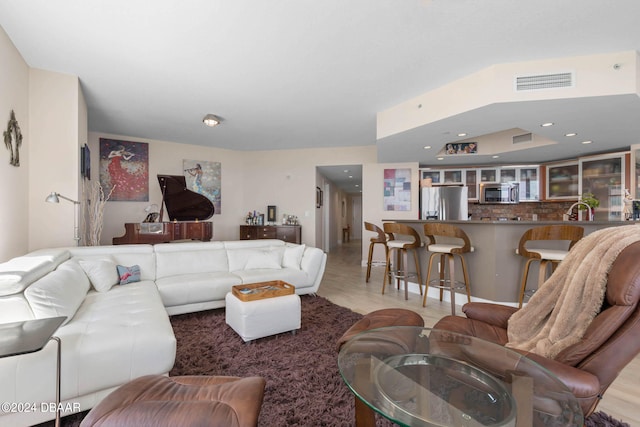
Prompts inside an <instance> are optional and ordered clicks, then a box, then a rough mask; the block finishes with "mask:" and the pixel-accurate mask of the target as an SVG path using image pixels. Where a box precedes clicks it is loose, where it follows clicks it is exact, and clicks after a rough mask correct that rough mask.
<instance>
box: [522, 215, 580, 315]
mask: <svg viewBox="0 0 640 427" xmlns="http://www.w3.org/2000/svg"><path fill="white" fill-rule="evenodd" d="M583 235H584V228H582V227H579V226H577V225H545V226H541V227H534V228H530V229H529V230H527V231H525V233H524V234H523V235H522V237H521V238H520V243H519V244H518V249H516V253H517V254H518V255H521V256H523V257H525V258H527V263H526V264H525V265H524V273H523V274H522V283H521V284H520V295H519V298H518V307H522V303H523V301H524V296H525V294H528V295H529V296H531V294H533V293H534V292H535V290H531V291H529V292H527V278H528V276H529V267H530V266H531V263H532V262H533V261H540V267H539V271H538V288H540V286H541V285H542V284H543V283H544V281H545V280H546V277H547V266H548V265H549V264H551V272H552V273H553V272H554V271H555V269H556V267H557V266H558V264H560V262H561V261H562V260H563V259H564V258H565V256H567V254H568V253H569V250H571V248H572V247H573V245H575V244H576V243H577V242H578V240H580V239H582V236H583ZM536 240H546V241H550V240H555V241H569V248H568V249H566V250H565V249H549V248H548V247H547V248H544V247H542V248H530V249H527V247H526V245H527V242H531V241H536ZM548 246H550V245H548Z"/></svg>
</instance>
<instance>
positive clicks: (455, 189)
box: [420, 186, 469, 221]
mask: <svg viewBox="0 0 640 427" xmlns="http://www.w3.org/2000/svg"><path fill="white" fill-rule="evenodd" d="M468 194H469V188H468V187H462V186H438V187H423V188H422V189H421V190H420V219H433V220H441V221H443V220H462V221H466V220H468V219H469V198H468Z"/></svg>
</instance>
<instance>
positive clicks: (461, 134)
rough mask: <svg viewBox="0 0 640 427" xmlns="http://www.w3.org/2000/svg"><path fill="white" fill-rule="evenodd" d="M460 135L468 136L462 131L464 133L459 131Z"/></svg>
mask: <svg viewBox="0 0 640 427" xmlns="http://www.w3.org/2000/svg"><path fill="white" fill-rule="evenodd" d="M458 136H467V134H466V133H464V132H462V133H459V134H458Z"/></svg>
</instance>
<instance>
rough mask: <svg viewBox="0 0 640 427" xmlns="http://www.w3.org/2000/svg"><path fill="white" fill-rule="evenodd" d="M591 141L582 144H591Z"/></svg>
mask: <svg viewBox="0 0 640 427" xmlns="http://www.w3.org/2000/svg"><path fill="white" fill-rule="evenodd" d="M592 142H593V141H582V143H583V144H591V143H592Z"/></svg>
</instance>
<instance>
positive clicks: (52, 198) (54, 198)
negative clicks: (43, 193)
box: [45, 191, 80, 246]
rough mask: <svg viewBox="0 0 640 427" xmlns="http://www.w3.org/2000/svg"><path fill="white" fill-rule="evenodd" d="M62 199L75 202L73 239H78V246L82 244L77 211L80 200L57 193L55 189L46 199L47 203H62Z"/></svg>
mask: <svg viewBox="0 0 640 427" xmlns="http://www.w3.org/2000/svg"><path fill="white" fill-rule="evenodd" d="M60 199H64V200H67V201H69V202H71V203H73V205H74V206H73V240H75V241H76V246H78V245H79V244H80V234H79V230H78V211H77V206H78V205H79V204H80V202H78V201H76V200H73V199H70V198H68V197H65V196H63V195H62V194H59V193H56V192H55V191H52V192H51V194H49V195H48V196H47V198H46V199H45V201H46V202H47V203H60Z"/></svg>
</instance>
